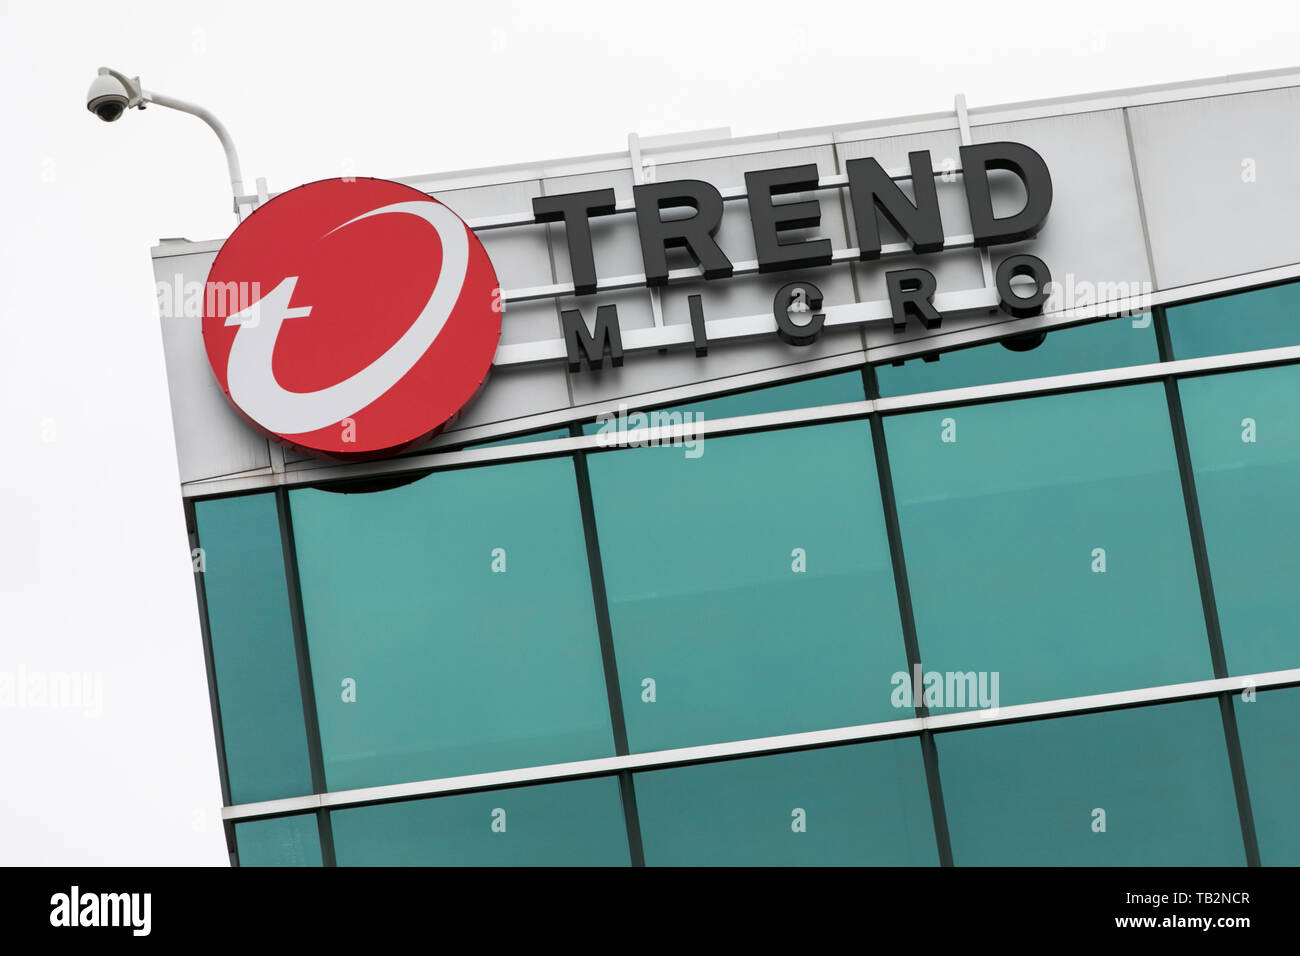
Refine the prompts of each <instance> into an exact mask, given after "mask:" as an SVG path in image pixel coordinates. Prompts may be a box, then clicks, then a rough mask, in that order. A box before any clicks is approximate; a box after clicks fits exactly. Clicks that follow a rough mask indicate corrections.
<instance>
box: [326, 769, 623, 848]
mask: <svg viewBox="0 0 1300 956" xmlns="http://www.w3.org/2000/svg"><path fill="white" fill-rule="evenodd" d="M330 821H331V824H332V826H333V831H334V853H335V857H336V859H337V860H338V864H339V866H628V865H630V863H631V858H630V856H629V853H628V843H627V826H626V824H625V823H624V820H623V805H622V801H621V799H620V796H619V789H618V780H617V778H615V777H596V778H594V779H591V780H578V781H573V782H566V783H551V784H544V785H541V786H534V787H516V788H513V789H510V790H489V791H486V792H483V793H472V794H464V795H456V796H449V797H437V798H434V799H430V800H413V801H408V802H405V803H388V804H381V805H379V806H369V807H354V808H351V809H348V810H336V811H334V812H333V813H332V814H331V815H330Z"/></svg>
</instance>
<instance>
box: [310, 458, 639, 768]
mask: <svg viewBox="0 0 1300 956" xmlns="http://www.w3.org/2000/svg"><path fill="white" fill-rule="evenodd" d="M290 502H291V505H292V511H293V523H294V532H295V538H296V544H297V553H298V566H299V570H300V578H301V582H302V596H303V608H304V614H305V617H306V625H307V642H308V646H309V650H310V656H311V667H312V674H313V677H314V680H315V689H316V704H317V711H318V713H319V716H320V730H321V746H322V750H323V753H324V760H325V776H326V780H327V782H328V784H329V788H330V789H331V790H341V789H348V788H352V787H366V786H373V785H378V784H386V783H400V782H405V781H411V780H422V779H429V778H434V777H445V776H455V775H459V774H466V773H476V772H484V771H491V770H501V769H507V768H513V767H526V766H534V765H541V764H549V763H557V762H563V761H568V760H582V759H586V758H591V757H603V756H609V755H611V754H612V753H613V747H614V744H613V736H612V731H611V729H610V717H609V703H608V698H607V696H606V693H605V682H604V671H603V665H602V661H601V655H600V643H599V639H598V637H597V631H596V621H595V612H594V610H593V606H592V592H591V579H590V576H589V574H588V568H587V555H586V542H585V537H584V535H583V527H582V517H581V513H580V510H579V507H578V495H577V482H576V476H575V473H574V468H573V462H572V460H570V459H568V458H561V459H550V460H545V461H528V462H517V463H512V464H505V465H497V466H493V467H489V468H475V469H465V470H460V471H448V472H435V473H434V474H431V475H428V476H426V477H425V478H422V479H420V480H418V481H416V482H413V483H411V484H408V485H405V486H402V487H398V488H393V489H391V490H388V491H382V492H376V493H372V494H336V493H331V492H328V491H321V490H315V489H298V490H294V491H292V492H291V493H290Z"/></svg>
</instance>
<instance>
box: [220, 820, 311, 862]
mask: <svg viewBox="0 0 1300 956" xmlns="http://www.w3.org/2000/svg"><path fill="white" fill-rule="evenodd" d="M235 845H236V847H237V848H238V850H239V865H240V866H321V865H322V863H321V852H320V830H319V829H318V828H317V826H316V817H315V815H313V814H310V813H304V814H300V815H298V816H292V817H272V818H271V819H269V820H250V821H249V822H247V823H236V824H235Z"/></svg>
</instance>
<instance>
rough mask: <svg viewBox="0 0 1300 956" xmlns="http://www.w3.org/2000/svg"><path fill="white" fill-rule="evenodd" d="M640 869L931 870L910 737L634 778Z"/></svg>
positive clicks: (921, 777)
mask: <svg viewBox="0 0 1300 956" xmlns="http://www.w3.org/2000/svg"><path fill="white" fill-rule="evenodd" d="M634 779H635V786H636V804H637V816H638V818H639V819H640V821H641V842H642V845H643V847H644V849H645V860H646V865H647V866H934V865H937V864H938V862H939V857H938V851H937V850H936V848H935V840H934V820H933V818H932V817H931V814H930V798H929V795H928V791H927V790H926V785H925V768H924V765H923V764H922V761H921V745H920V742H919V741H918V740H917V739H916V738H915V737H907V738H902V739H899V740H884V741H879V742H875V743H870V744H861V745H854V746H850V747H831V748H827V749H823V750H805V751H800V752H798V753H789V754H777V755H775V756H770V757H750V758H747V759H742V760H727V761H723V762H720V763H709V764H700V765H697V766H692V767H679V768H677V769H673V770H652V771H646V772H643V773H638V774H637V775H636V776H635V778H634Z"/></svg>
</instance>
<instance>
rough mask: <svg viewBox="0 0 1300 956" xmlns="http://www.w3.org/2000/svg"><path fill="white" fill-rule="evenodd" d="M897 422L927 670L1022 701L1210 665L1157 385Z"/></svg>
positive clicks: (893, 457) (1179, 676)
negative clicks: (973, 678)
mask: <svg viewBox="0 0 1300 956" xmlns="http://www.w3.org/2000/svg"><path fill="white" fill-rule="evenodd" d="M885 432H886V436H887V439H888V445H889V459H890V466H891V469H892V471H893V478H894V490H895V494H896V496H897V500H898V509H899V524H900V529H901V534H902V539H903V553H904V555H905V556H906V560H907V569H908V581H909V583H910V585H911V592H912V602H913V606H914V610H915V615H916V626H917V633H918V640H919V643H920V650H921V659H922V662H923V664H924V666H925V671H926V675H927V679H928V675H929V674H930V673H931V672H933V673H935V674H939V675H946V674H947V673H949V672H952V673H954V674H957V673H962V674H967V675H971V674H972V673H973V674H975V675H980V676H982V677H983V678H984V679H985V680H986V687H987V690H988V691H989V692H990V693H989V695H988V696H989V697H992V696H993V695H992V689H993V678H994V677H995V676H997V678H998V692H997V697H998V700H999V701H1000V702H1001V703H1002V704H1017V703H1025V702H1028V701H1039V700H1052V699H1056V698H1062V697H1074V696H1079V695H1084V694H1097V693H1102V692H1105V691H1112V690H1120V689H1126V688H1135V687H1148V686H1153V685H1159V684H1170V683H1176V682H1180V681H1190V680H1197V679H1201V678H1208V677H1211V676H1213V674H1212V672H1211V666H1210V655H1209V645H1208V641H1207V639H1206V634H1205V619H1204V615H1203V612H1202V608H1201V600H1200V590H1199V586H1198V584H1197V580H1196V572H1195V566H1194V564H1193V560H1192V551H1191V538H1190V534H1189V532H1188V528H1187V514H1186V510H1185V509H1184V506H1183V500H1182V490H1181V484H1180V482H1179V477H1178V468H1177V462H1176V459H1175V455H1174V447H1173V437H1172V433H1171V431H1170V424H1169V412H1168V410H1167V406H1166V403H1165V397H1164V391H1163V388H1162V387H1161V386H1160V385H1139V386H1134V387H1129V388H1120V389H1106V390H1100V391H1091V392H1082V393H1076V394H1068V395H1053V396H1046V397H1040V398H1033V399H1025V400H1020V401H1013V402H1001V403H996V404H989V405H978V406H973V407H966V408H955V409H945V410H940V411H929V412H922V413H918V414H911V415H902V416H897V417H890V418H886V419H885ZM944 686H945V690H946V689H947V686H948V681H947V680H946V676H945V680H944ZM962 686H963V685H962V684H961V683H960V682H958V683H957V684H956V685H955V687H956V689H961V688H962ZM935 703H937V704H941V705H942V706H954V705H960V706H963V707H964V701H963V700H962V698H961V697H957V698H956V699H953V698H950V697H948V695H947V694H946V693H945V694H944V696H943V698H942V699H941V700H939V701H935V700H933V699H932V704H935ZM993 704H994V706H996V704H997V701H994V702H993Z"/></svg>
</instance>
